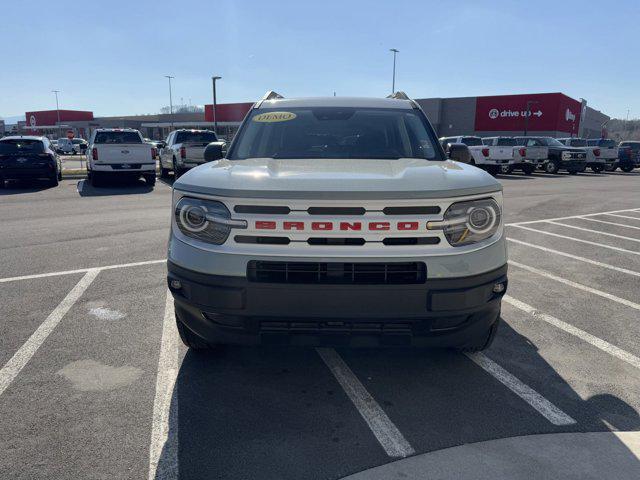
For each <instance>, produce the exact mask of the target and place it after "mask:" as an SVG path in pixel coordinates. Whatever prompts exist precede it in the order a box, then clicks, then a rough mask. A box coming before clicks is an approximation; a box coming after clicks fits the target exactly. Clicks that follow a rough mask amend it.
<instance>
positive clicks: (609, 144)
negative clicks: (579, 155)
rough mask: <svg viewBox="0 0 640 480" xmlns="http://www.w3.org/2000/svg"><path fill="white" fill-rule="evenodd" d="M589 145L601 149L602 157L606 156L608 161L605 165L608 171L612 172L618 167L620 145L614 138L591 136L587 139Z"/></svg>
mask: <svg viewBox="0 0 640 480" xmlns="http://www.w3.org/2000/svg"><path fill="white" fill-rule="evenodd" d="M587 146H588V147H596V148H598V149H600V157H602V158H604V159H605V161H606V162H607V165H606V167H605V169H606V170H607V171H610V172H612V171H614V170H615V169H616V163H617V161H618V145H617V144H616V142H615V141H614V140H611V139H610V138H590V139H587Z"/></svg>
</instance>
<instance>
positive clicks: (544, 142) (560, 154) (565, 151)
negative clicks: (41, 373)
mask: <svg viewBox="0 0 640 480" xmlns="http://www.w3.org/2000/svg"><path fill="white" fill-rule="evenodd" d="M516 140H517V141H518V145H524V146H526V147H527V148H529V147H542V149H544V150H545V153H546V160H545V161H544V163H543V167H542V168H543V170H544V171H545V172H547V173H557V172H558V171H559V170H566V171H567V172H569V173H570V174H571V175H575V174H576V173H578V172H584V171H585V170H586V169H587V151H586V150H584V149H582V148H574V147H567V146H566V145H564V144H563V143H561V142H559V141H558V140H556V139H555V138H552V137H516Z"/></svg>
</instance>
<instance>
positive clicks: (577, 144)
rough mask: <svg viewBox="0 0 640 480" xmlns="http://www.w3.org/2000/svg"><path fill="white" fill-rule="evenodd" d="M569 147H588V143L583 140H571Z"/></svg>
mask: <svg viewBox="0 0 640 480" xmlns="http://www.w3.org/2000/svg"><path fill="white" fill-rule="evenodd" d="M569 146H571V147H586V146H587V141H586V140H585V139H583V138H571V139H569Z"/></svg>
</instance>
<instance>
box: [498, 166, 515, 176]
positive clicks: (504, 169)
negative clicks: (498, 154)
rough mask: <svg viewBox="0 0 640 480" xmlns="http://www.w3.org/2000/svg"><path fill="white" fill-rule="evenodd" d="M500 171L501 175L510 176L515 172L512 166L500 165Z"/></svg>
mask: <svg viewBox="0 0 640 480" xmlns="http://www.w3.org/2000/svg"><path fill="white" fill-rule="evenodd" d="M498 169H499V170H500V173H501V174H503V175H509V174H510V173H512V172H513V167H512V166H511V165H500V166H499V167H498Z"/></svg>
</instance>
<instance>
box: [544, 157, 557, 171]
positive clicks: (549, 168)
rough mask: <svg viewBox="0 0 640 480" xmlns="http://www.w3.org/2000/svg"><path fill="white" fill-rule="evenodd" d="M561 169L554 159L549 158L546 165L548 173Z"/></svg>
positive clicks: (545, 168)
mask: <svg viewBox="0 0 640 480" xmlns="http://www.w3.org/2000/svg"><path fill="white" fill-rule="evenodd" d="M559 169H560V168H559V167H558V164H557V163H556V162H555V161H553V160H549V161H548V162H547V163H546V165H545V166H544V171H545V172H547V173H558V170H559Z"/></svg>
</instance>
